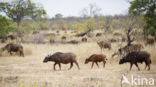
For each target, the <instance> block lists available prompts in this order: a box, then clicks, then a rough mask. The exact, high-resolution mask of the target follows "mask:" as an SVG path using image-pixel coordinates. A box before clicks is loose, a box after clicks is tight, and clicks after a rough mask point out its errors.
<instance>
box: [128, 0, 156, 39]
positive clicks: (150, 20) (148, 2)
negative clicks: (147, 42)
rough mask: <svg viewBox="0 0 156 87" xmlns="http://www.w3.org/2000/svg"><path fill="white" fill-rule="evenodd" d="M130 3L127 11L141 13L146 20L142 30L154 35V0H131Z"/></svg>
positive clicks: (155, 7)
mask: <svg viewBox="0 0 156 87" xmlns="http://www.w3.org/2000/svg"><path fill="white" fill-rule="evenodd" d="M130 4H131V6H130V8H129V13H131V14H133V15H143V16H144V17H145V22H146V26H145V27H144V32H145V33H148V34H151V35H153V36H154V35H155V37H156V0H133V1H130Z"/></svg>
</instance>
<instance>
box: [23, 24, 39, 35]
mask: <svg viewBox="0 0 156 87" xmlns="http://www.w3.org/2000/svg"><path fill="white" fill-rule="evenodd" d="M38 28H39V27H38V25H37V23H36V22H35V21H22V22H21V25H20V32H24V33H25V34H29V33H31V32H32V31H34V30H37V29H38Z"/></svg>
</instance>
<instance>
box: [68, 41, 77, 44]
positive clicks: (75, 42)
mask: <svg viewBox="0 0 156 87" xmlns="http://www.w3.org/2000/svg"><path fill="white" fill-rule="evenodd" d="M67 43H69V44H78V43H79V42H78V41H77V40H71V41H68V42H67Z"/></svg>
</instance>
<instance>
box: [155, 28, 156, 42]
mask: <svg viewBox="0 0 156 87" xmlns="http://www.w3.org/2000/svg"><path fill="white" fill-rule="evenodd" d="M155 40H156V28H155Z"/></svg>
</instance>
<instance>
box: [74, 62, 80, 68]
mask: <svg viewBox="0 0 156 87" xmlns="http://www.w3.org/2000/svg"><path fill="white" fill-rule="evenodd" d="M74 63H75V64H76V66H77V68H78V69H80V67H79V64H78V63H77V61H75V62H74Z"/></svg>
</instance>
